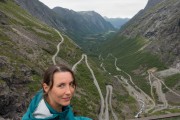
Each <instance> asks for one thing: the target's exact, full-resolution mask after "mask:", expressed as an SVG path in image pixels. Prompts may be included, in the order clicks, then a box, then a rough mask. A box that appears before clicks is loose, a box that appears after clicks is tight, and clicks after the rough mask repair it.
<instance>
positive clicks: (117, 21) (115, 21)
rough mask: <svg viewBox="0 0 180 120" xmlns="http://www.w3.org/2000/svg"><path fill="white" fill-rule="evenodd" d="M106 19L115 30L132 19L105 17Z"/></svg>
mask: <svg viewBox="0 0 180 120" xmlns="http://www.w3.org/2000/svg"><path fill="white" fill-rule="evenodd" d="M104 19H105V20H106V21H108V22H110V23H111V24H112V25H113V26H114V27H115V28H117V29H119V28H121V26H122V25H124V24H125V23H126V22H128V21H129V20H130V18H108V17H104Z"/></svg>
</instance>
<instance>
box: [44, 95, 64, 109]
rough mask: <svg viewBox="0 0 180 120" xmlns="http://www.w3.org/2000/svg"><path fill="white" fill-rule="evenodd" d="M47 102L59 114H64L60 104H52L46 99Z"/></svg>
mask: <svg viewBox="0 0 180 120" xmlns="http://www.w3.org/2000/svg"><path fill="white" fill-rule="evenodd" d="M45 100H46V102H47V103H48V104H49V105H50V106H51V107H52V108H53V109H54V110H55V111H57V112H62V106H61V105H60V104H58V103H55V102H52V101H51V100H49V98H48V97H45Z"/></svg>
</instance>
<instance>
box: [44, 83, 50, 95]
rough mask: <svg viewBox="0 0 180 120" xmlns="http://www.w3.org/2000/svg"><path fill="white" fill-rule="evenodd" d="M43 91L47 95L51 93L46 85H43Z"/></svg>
mask: <svg viewBox="0 0 180 120" xmlns="http://www.w3.org/2000/svg"><path fill="white" fill-rule="evenodd" d="M43 89H44V92H45V93H48V91H49V86H48V85H47V84H46V83H43Z"/></svg>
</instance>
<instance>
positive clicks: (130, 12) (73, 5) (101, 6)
mask: <svg viewBox="0 0 180 120" xmlns="http://www.w3.org/2000/svg"><path fill="white" fill-rule="evenodd" d="M39 1H41V2H43V3H44V4H45V5H47V6H48V7H49V8H54V7H57V6H59V7H63V8H68V9H71V10H74V11H92V10H93V11H95V12H97V13H99V14H101V16H106V17H109V18H116V17H120V18H131V17H133V16H134V15H135V14H136V13H137V12H138V11H139V10H141V9H143V8H144V7H145V6H146V4H147V2H148V0H39Z"/></svg>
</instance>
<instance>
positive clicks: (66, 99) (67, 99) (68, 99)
mask: <svg viewBox="0 0 180 120" xmlns="http://www.w3.org/2000/svg"><path fill="white" fill-rule="evenodd" d="M70 99H71V98H70V97H68V98H63V100H65V101H70Z"/></svg>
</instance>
